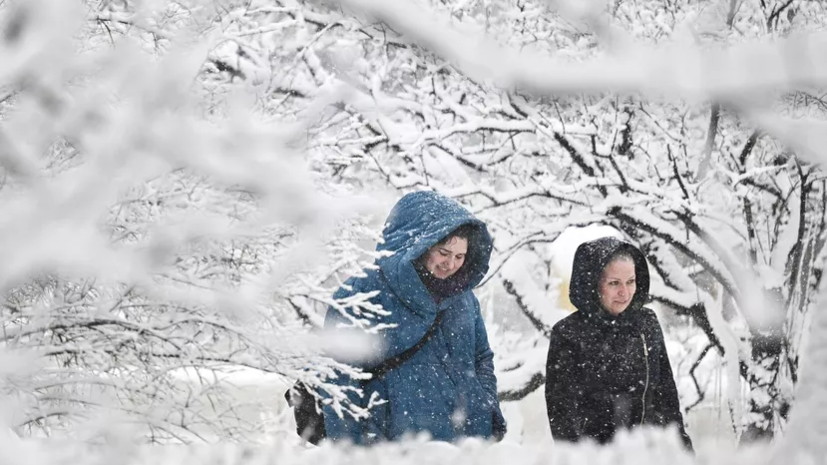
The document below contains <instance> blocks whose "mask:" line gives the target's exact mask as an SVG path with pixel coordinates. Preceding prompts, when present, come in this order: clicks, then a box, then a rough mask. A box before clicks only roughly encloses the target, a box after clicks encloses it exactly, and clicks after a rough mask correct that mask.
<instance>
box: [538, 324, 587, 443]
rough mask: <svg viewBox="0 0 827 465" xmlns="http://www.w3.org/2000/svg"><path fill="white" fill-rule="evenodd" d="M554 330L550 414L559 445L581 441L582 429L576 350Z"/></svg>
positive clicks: (548, 379) (549, 360)
mask: <svg viewBox="0 0 827 465" xmlns="http://www.w3.org/2000/svg"><path fill="white" fill-rule="evenodd" d="M556 329H557V328H555V330H552V332H551V338H550V344H549V348H548V358H547V360H546V411H547V413H548V422H549V426H550V427H551V436H552V437H553V438H554V440H555V441H558V440H563V441H572V442H574V441H577V440H578V439H579V438H580V435H581V434H582V431H581V428H580V425H582V422H583V421H584V420H585V419H584V418H581V415H580V404H581V399H580V397H581V396H580V392H581V387H580V385H579V380H580V379H581V377H580V376H579V373H578V367H577V364H576V362H575V353H574V350H575V347H574V344H572V343H571V342H570V341H567V340H566V339H565V338H564V337H562V336H561V335H560V334H559V332H558V331H556Z"/></svg>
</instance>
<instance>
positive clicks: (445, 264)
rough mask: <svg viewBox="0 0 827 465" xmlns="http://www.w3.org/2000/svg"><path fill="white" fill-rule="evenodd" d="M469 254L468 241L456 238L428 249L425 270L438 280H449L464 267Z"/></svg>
mask: <svg viewBox="0 0 827 465" xmlns="http://www.w3.org/2000/svg"><path fill="white" fill-rule="evenodd" d="M467 253H468V240H467V239H463V238H461V237H456V236H454V237H452V238H450V239H448V241H446V242H445V243H444V244H437V245H435V246H433V247H431V248H430V249H428V252H427V253H426V256H425V268H426V269H427V270H428V272H430V273H431V274H432V275H434V276H436V277H437V278H439V279H447V278H449V277H451V276H452V275H453V274H454V273H456V272H457V270H459V269H460V267H462V264H463V263H465V255H466V254H467Z"/></svg>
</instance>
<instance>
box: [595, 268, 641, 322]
mask: <svg viewBox="0 0 827 465" xmlns="http://www.w3.org/2000/svg"><path fill="white" fill-rule="evenodd" d="M636 289H637V283H636V281H635V263H634V261H632V260H631V259H630V258H627V257H620V258H616V259H614V260H612V261H611V262H609V264H608V265H606V268H604V269H603V275H602V276H601V278H600V284H599V286H598V292H599V293H600V305H602V306H603V308H604V309H606V311H607V312H609V313H611V314H612V315H620V314H621V313H623V311H624V310H626V308H628V307H629V304H630V303H631V302H632V297H634V296H635V290H636Z"/></svg>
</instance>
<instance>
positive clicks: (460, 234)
mask: <svg viewBox="0 0 827 465" xmlns="http://www.w3.org/2000/svg"><path fill="white" fill-rule="evenodd" d="M476 232H477V228H476V226H474V225H473V224H472V223H465V224H463V225H461V226H460V227H458V228H457V229H454V230H453V231H451V232H450V233H448V235H447V236H445V237H444V238H443V239H442V240H441V241H439V242H437V243H436V245H445V244H447V243H448V242H450V241H451V239H453V238H455V237H456V238H459V239H465V240H466V241H468V242H469V243H470V242H471V236H473V235H474V233H476Z"/></svg>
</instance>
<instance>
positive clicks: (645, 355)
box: [640, 333, 649, 425]
mask: <svg viewBox="0 0 827 465" xmlns="http://www.w3.org/2000/svg"><path fill="white" fill-rule="evenodd" d="M640 340H641V341H643V360H644V362H646V384H644V385H643V397H642V398H641V404H642V405H643V414H642V415H641V416H640V424H641V425H643V420H644V419H645V418H646V391H647V390H648V389H649V348H648V347H646V336H644V335H643V333H640Z"/></svg>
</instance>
